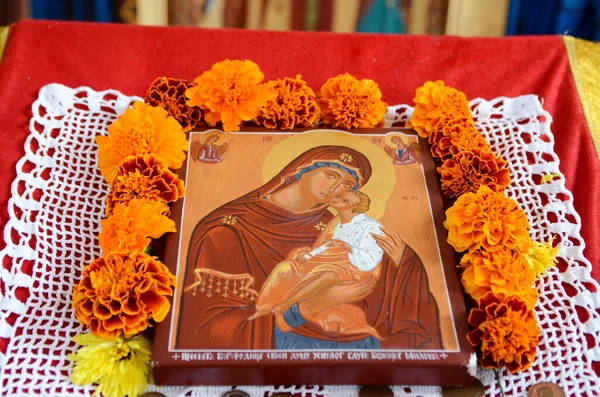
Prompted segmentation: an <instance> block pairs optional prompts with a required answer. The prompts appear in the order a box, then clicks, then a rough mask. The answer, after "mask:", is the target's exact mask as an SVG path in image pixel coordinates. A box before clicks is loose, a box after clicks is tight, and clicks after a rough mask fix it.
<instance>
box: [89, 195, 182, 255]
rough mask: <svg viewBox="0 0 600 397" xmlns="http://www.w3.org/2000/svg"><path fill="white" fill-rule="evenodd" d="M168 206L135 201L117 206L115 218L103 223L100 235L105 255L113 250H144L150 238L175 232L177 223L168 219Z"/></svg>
mask: <svg viewBox="0 0 600 397" xmlns="http://www.w3.org/2000/svg"><path fill="white" fill-rule="evenodd" d="M168 213H169V207H168V206H167V205H166V204H165V203H164V202H162V201H146V200H141V199H132V200H130V201H129V202H128V203H127V204H120V203H117V204H116V205H115V207H114V209H113V213H112V215H111V216H110V217H109V218H108V219H104V220H102V221H100V224H101V225H102V232H100V235H99V236H98V240H99V242H100V248H102V252H104V254H105V255H106V254H109V253H110V252H113V251H126V252H127V251H144V249H145V248H146V247H147V246H148V244H150V238H149V237H152V238H159V237H160V236H162V235H163V234H165V233H167V232H175V231H176V230H175V222H173V221H172V220H171V219H169V218H168V216H167V214H168Z"/></svg>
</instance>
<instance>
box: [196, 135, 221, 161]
mask: <svg viewBox="0 0 600 397" xmlns="http://www.w3.org/2000/svg"><path fill="white" fill-rule="evenodd" d="M220 138H221V134H220V133H217V132H213V133H209V134H208V135H207V137H206V139H205V141H204V143H201V142H200V141H193V142H192V145H191V148H190V157H191V158H192V160H193V161H194V162H195V161H201V162H203V163H219V162H221V161H222V160H223V155H224V154H225V152H226V151H227V148H228V147H229V145H228V144H227V143H223V144H221V145H217V142H219V139H220Z"/></svg>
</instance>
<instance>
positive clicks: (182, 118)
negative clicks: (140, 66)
mask: <svg viewBox="0 0 600 397" xmlns="http://www.w3.org/2000/svg"><path fill="white" fill-rule="evenodd" d="M193 86H194V84H193V83H192V82H191V81H188V80H184V79H174V78H171V77H158V78H157V79H156V80H154V81H153V82H152V84H150V87H149V88H148V92H147V93H146V100H145V102H146V103H147V104H149V105H151V106H155V107H162V108H163V109H165V110H166V111H167V112H169V114H170V115H171V116H173V117H174V118H175V120H177V121H178V122H179V124H180V125H181V128H182V129H183V131H184V132H187V131H191V130H193V129H194V128H196V127H200V126H203V127H205V126H206V123H205V122H204V119H203V118H202V117H203V116H204V111H203V110H202V109H201V108H200V107H198V106H188V105H187V103H186V102H187V98H186V97H185V91H186V90H187V89H188V88H191V87H193Z"/></svg>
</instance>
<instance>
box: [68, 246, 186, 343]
mask: <svg viewBox="0 0 600 397" xmlns="http://www.w3.org/2000/svg"><path fill="white" fill-rule="evenodd" d="M173 287H175V277H174V276H173V275H172V274H171V273H170V272H169V269H167V267H166V266H165V265H163V264H162V263H161V262H160V261H159V260H158V259H157V258H156V257H151V256H149V255H147V254H145V253H143V252H130V253H125V252H113V253H111V254H108V255H106V256H103V257H101V258H98V259H95V260H94V261H92V263H90V264H89V265H88V266H86V267H85V268H84V269H83V275H82V277H81V280H80V281H79V284H77V285H76V286H75V291H74V293H73V309H75V317H77V320H79V322H80V323H81V324H83V325H84V326H86V327H89V328H90V330H91V331H92V333H94V334H96V335H98V336H101V337H103V338H106V339H111V340H114V339H116V338H117V337H119V336H120V335H121V333H124V334H125V337H130V336H133V335H135V334H137V333H138V332H142V331H143V330H145V329H146V328H147V327H148V326H149V325H150V320H154V321H155V322H160V321H162V320H163V319H164V318H165V316H166V315H167V312H168V311H169V308H170V307H171V304H170V303H169V300H168V299H167V298H166V297H167V296H170V295H172V294H173V291H172V288H173Z"/></svg>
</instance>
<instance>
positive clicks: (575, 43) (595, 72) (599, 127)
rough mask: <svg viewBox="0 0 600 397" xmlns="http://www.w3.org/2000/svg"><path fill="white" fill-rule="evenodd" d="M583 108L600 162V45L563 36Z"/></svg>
mask: <svg viewBox="0 0 600 397" xmlns="http://www.w3.org/2000/svg"><path fill="white" fill-rule="evenodd" d="M563 41H564V43H565V47H566V49H567V54H568V56H569V64H570V65H571V72H572V73H573V77H574V78H575V85H576V86H577V93H578V95H579V100H580V101H581V107H582V108H583V113H584V115H585V119H586V121H587V125H588V128H589V129H590V133H591V134H592V140H593V141H594V146H595V147H596V154H597V155H598V159H599V160H600V84H598V82H600V43H593V42H591V41H586V40H581V39H576V38H575V37H571V36H563Z"/></svg>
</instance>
